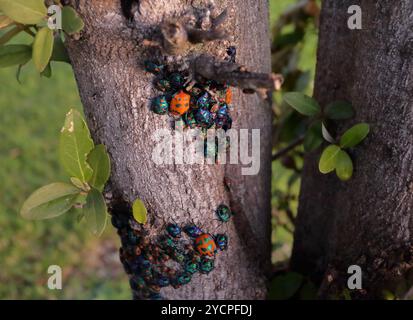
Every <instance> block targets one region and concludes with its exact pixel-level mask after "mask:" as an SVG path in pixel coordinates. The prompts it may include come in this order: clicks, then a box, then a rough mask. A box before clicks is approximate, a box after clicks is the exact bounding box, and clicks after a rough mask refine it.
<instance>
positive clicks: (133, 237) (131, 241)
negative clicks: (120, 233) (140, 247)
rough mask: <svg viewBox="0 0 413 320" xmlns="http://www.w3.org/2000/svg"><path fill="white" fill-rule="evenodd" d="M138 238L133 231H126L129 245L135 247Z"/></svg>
mask: <svg viewBox="0 0 413 320" xmlns="http://www.w3.org/2000/svg"><path fill="white" fill-rule="evenodd" d="M139 240H140V238H139V236H137V235H136V234H135V233H134V232H133V230H128V241H129V244H131V245H137V244H138V243H139Z"/></svg>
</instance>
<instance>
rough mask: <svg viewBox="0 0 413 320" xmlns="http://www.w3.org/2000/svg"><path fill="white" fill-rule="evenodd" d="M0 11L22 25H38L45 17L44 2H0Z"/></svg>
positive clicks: (37, 0)
mask: <svg viewBox="0 0 413 320" xmlns="http://www.w3.org/2000/svg"><path fill="white" fill-rule="evenodd" d="M0 10H1V11H3V13H4V14H5V15H6V16H8V17H9V18H11V19H13V20H14V21H16V22H19V23H22V24H38V23H40V22H41V21H42V20H43V19H44V18H45V17H46V15H47V9H46V6H45V4H44V0H0Z"/></svg>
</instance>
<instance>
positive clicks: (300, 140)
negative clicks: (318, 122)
mask: <svg viewBox="0 0 413 320" xmlns="http://www.w3.org/2000/svg"><path fill="white" fill-rule="evenodd" d="M303 142H304V136H300V137H298V138H297V139H296V140H294V141H293V142H291V143H290V144H289V145H288V146H286V147H285V148H283V149H281V150H280V151H278V152H277V153H275V154H273V156H272V161H275V160H278V159H279V158H281V157H283V156H285V155H286V154H288V153H289V152H290V151H291V150H294V149H295V148H296V147H298V146H299V145H301V144H302V143H303Z"/></svg>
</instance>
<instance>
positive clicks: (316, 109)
mask: <svg viewBox="0 0 413 320" xmlns="http://www.w3.org/2000/svg"><path fill="white" fill-rule="evenodd" d="M284 100H285V101H286V102H287V103H288V104H289V105H290V106H291V107H293V108H294V109H295V110H297V111H298V112H299V113H301V114H303V115H305V116H315V115H317V114H319V113H320V112H321V108H320V105H319V104H318V102H317V101H316V100H315V99H313V98H311V97H309V96H306V95H305V94H302V93H300V92H288V93H286V94H285V95H284Z"/></svg>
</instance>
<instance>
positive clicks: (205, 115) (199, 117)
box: [195, 108, 214, 128]
mask: <svg viewBox="0 0 413 320" xmlns="http://www.w3.org/2000/svg"><path fill="white" fill-rule="evenodd" d="M195 120H196V122H197V123H198V124H199V125H200V126H201V127H203V128H210V127H211V126H212V125H213V124H214V118H213V116H212V113H211V112H210V111H209V110H207V109H203V108H200V109H198V110H197V112H196V113H195Z"/></svg>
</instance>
